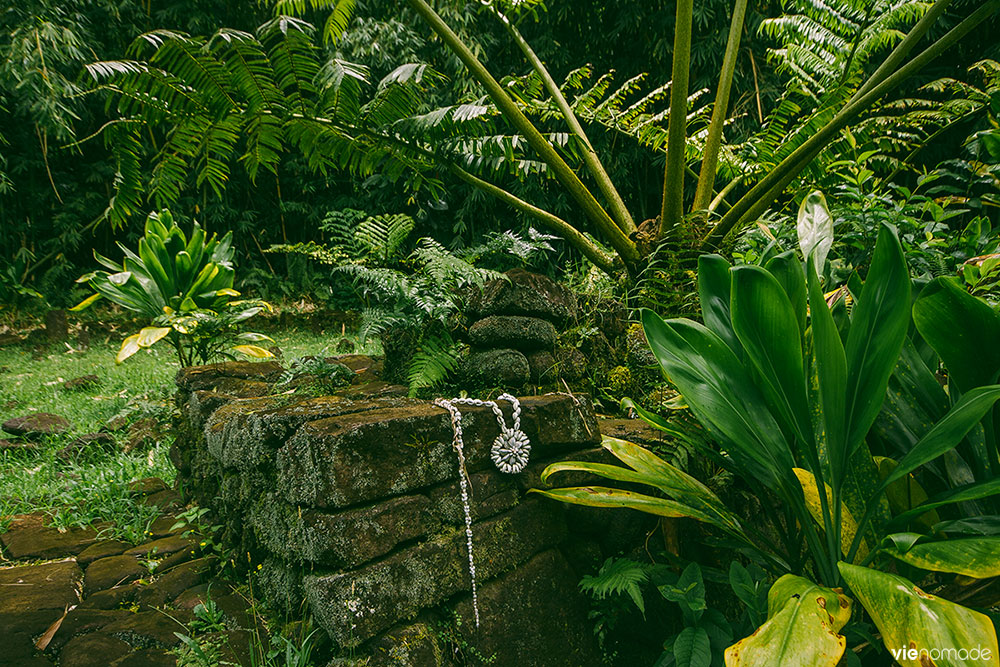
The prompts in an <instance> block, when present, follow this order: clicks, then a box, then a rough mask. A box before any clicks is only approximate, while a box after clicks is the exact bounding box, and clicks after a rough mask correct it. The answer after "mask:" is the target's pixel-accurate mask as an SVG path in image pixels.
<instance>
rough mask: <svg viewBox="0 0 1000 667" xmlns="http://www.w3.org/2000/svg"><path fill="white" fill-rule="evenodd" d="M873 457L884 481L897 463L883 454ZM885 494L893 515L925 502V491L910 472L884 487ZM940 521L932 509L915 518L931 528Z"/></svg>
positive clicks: (879, 474)
mask: <svg viewBox="0 0 1000 667" xmlns="http://www.w3.org/2000/svg"><path fill="white" fill-rule="evenodd" d="M873 458H874V459H875V463H876V464H877V465H878V476H879V477H880V478H881V479H882V480H883V481H884V480H885V479H886V478H888V477H889V475H891V474H892V472H893V470H895V469H896V465H897V463H896V462H895V461H894V460H892V459H890V458H888V457H885V456H876V457H873ZM885 495H886V497H887V498H888V499H889V507H890V509H892V513H893V515H894V516H896V515H899V514H902V513H903V512H907V511H909V510H911V509H913V508H914V507H916V506H918V505H922V504H923V503H925V502H927V492H926V491H924V488H923V487H922V486H920V484H919V483H918V482H917V480H916V479H914V477H913V475H912V474H910V475H907V476H906V477H905V478H900V479H897V480H896V481H895V482H892V483H891V484H889V486H887V487H886V489H885ZM940 521H941V517H939V516H938V513H937V512H935V511H934V510H930V511H928V512H926V513H925V514H922V515H920V517H918V518H917V519H916V522H917V523H919V524H921V525H923V526H925V527H926V528H933V527H934V524H936V523H938V522H940Z"/></svg>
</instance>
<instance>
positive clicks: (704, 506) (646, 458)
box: [532, 436, 743, 537]
mask: <svg viewBox="0 0 1000 667" xmlns="http://www.w3.org/2000/svg"><path fill="white" fill-rule="evenodd" d="M602 444H603V446H604V448H605V449H607V450H608V451H609V452H611V453H612V454H614V455H615V457H617V458H618V459H619V460H620V461H622V462H623V463H625V464H626V465H628V466H629V467H628V468H624V467H622V466H615V465H609V464H606V463H590V462H587V461H561V462H558V463H553V464H551V465H549V466H548V467H547V468H545V470H544V471H542V476H541V479H542V482H543V483H544V482H547V481H548V479H549V478H550V477H551V476H552V475H554V474H555V473H558V472H583V473H589V474H592V475H597V476H598V477H603V478H605V479H611V480H614V481H617V482H626V483H634V484H644V485H647V486H651V487H653V488H655V489H656V490H658V491H660V492H662V493H664V494H665V495H667V496H668V498H658V497H655V496H649V495H645V494H642V493H636V492H633V491H625V490H621V489H613V488H607V487H595V486H586V487H573V488H563V489H552V490H543V489H532V491H533V492H535V493H540V494H542V495H544V496H548V497H549V498H553V499H555V500H560V501H562V502H566V503H573V504H577V505H589V506H592V507H627V508H629V509H635V510H639V511H640V512H646V513H648V514H655V515H657V516H666V517H686V518H691V519H696V520H698V521H703V522H705V523H710V524H713V525H715V526H718V527H719V528H721V529H722V530H724V531H726V532H728V533H729V534H731V535H734V536H737V537H742V536H743V529H742V527H741V526H740V522H739V519H738V518H737V517H736V515H734V514H733V513H732V512H730V511H729V510H728V509H726V507H725V505H723V503H722V501H721V500H720V499H719V497H718V496H716V495H715V494H714V493H712V491H711V490H710V489H709V488H708V487H707V486H705V485H704V484H702V483H701V482H699V481H698V480H696V479H695V478H694V477H691V476H690V475H688V474H687V473H685V472H683V471H682V470H680V469H678V468H676V467H675V466H672V465H670V464H669V463H667V462H666V461H664V460H663V459H661V458H659V457H658V456H656V455H654V454H652V453H650V452H648V451H646V450H645V449H643V448H642V447H639V446H638V445H635V444H633V443H631V442H628V441H625V440H619V439H618V438H610V437H607V436H605V438H604V441H603V443H602Z"/></svg>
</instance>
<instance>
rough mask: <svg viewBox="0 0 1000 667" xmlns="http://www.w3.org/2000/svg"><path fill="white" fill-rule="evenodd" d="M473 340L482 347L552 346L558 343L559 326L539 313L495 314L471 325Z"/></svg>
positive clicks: (519, 347) (471, 337)
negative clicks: (534, 314)
mask: <svg viewBox="0 0 1000 667" xmlns="http://www.w3.org/2000/svg"><path fill="white" fill-rule="evenodd" d="M469 342H471V343H472V344H473V345H475V346H477V347H481V348H511V349H514V350H521V351H522V352H531V351H532V350H551V349H552V348H553V347H554V346H555V344H556V328H555V327H554V326H552V323H551V322H547V321H545V320H543V319H539V318H537V317H524V316H521V315H491V316H489V317H487V318H484V319H481V320H479V321H478V322H476V323H475V324H473V325H472V326H471V327H469Z"/></svg>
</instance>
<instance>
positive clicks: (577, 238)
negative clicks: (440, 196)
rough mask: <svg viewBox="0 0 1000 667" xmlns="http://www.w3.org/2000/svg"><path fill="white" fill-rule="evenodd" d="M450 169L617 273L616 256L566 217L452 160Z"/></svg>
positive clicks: (601, 266)
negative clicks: (541, 206)
mask: <svg viewBox="0 0 1000 667" xmlns="http://www.w3.org/2000/svg"><path fill="white" fill-rule="evenodd" d="M448 170H449V171H451V173H453V174H454V175H455V176H458V177H459V178H460V179H462V180H463V181H465V182H466V183H468V184H469V185H471V186H473V187H474V188H478V189H480V190H482V191H483V192H485V193H487V194H489V195H492V196H493V197H496V198H497V199H499V200H500V201H502V202H504V203H505V204H508V205H509V206H511V207H512V208H514V209H516V210H518V211H520V212H522V213H524V214H526V215H530V216H531V217H532V218H534V219H535V220H538V221H539V222H541V223H542V224H544V225H545V226H546V227H548V228H549V229H551V230H552V231H554V232H555V233H556V234H558V235H559V236H561V237H563V238H564V239H566V240H567V241H568V242H569V243H570V245H572V246H574V247H576V249H577V250H579V251H580V252H581V253H583V255H584V257H586V258H587V259H589V260H590V261H591V262H593V263H594V266H596V267H597V268H599V269H600V270H602V271H604V272H605V273H607V274H609V275H610V274H613V273H614V268H615V265H614V259H613V258H612V257H611V256H609V255H608V254H607V253H605V252H604V251H602V250H601V249H600V248H598V247H597V245H596V244H595V243H594V242H593V241H591V240H590V239H589V238H587V237H586V236H585V235H584V234H582V233H581V232H580V231H579V230H578V229H576V228H575V227H574V226H573V225H571V224H569V223H568V222H566V221H565V220H563V219H562V218H560V217H558V216H556V215H553V214H552V213H549V212H548V211H545V210H543V209H540V208H538V207H537V206H533V205H532V204H529V203H528V202H526V201H524V200H523V199H520V198H518V197H516V196H514V195H512V194H511V193H509V192H507V191H506V190H504V189H503V188H500V187H497V186H496V185H493V184H492V183H489V182H487V181H484V180H483V179H481V178H479V177H478V176H475V175H473V174H471V173H469V172H467V171H466V170H464V169H462V168H461V167H459V166H458V165H456V164H450V163H449V164H448Z"/></svg>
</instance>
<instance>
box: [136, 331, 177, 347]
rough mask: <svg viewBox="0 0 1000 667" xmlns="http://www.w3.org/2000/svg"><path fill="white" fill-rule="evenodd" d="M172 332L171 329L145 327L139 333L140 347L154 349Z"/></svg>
mask: <svg viewBox="0 0 1000 667" xmlns="http://www.w3.org/2000/svg"><path fill="white" fill-rule="evenodd" d="M171 331H172V329H171V328H170V327H145V328H144V329H142V330H140V331H139V347H152V346H153V345H154V344H155V343H156V341H158V340H160V339H161V338H163V337H164V336H166V335H167V334H168V333H170V332H171Z"/></svg>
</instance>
